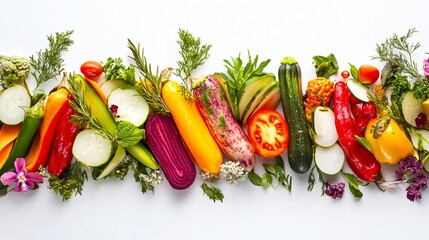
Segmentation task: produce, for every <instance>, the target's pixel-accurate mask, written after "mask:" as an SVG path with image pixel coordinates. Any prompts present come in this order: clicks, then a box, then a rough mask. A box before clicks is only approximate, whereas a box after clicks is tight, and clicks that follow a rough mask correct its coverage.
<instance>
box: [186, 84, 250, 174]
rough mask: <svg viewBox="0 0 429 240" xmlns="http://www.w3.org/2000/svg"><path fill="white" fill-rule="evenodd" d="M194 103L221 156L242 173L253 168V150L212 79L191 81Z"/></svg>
mask: <svg viewBox="0 0 429 240" xmlns="http://www.w3.org/2000/svg"><path fill="white" fill-rule="evenodd" d="M193 88H194V96H195V98H194V101H195V103H196V104H197V107H198V110H199V111H200V113H201V115H202V117H203V119H204V121H205V122H206V124H207V126H208V128H209V130H210V132H211V133H212V135H213V137H214V139H215V140H216V142H217V143H218V145H219V147H220V148H221V149H222V151H223V153H224V154H225V155H226V156H227V157H228V158H229V159H230V160H231V161H234V162H239V163H240V164H241V166H242V167H243V168H244V169H245V170H246V171H251V170H252V169H253V166H254V159H255V150H254V149H253V147H252V145H251V143H250V142H249V139H248V138H247V136H246V134H245V133H244V131H243V129H242V128H241V126H240V125H239V124H238V123H237V121H236V120H235V118H234V117H233V115H232V112H231V109H230V108H229V104H228V101H227V100H226V99H225V98H224V97H223V95H222V90H221V86H220V85H219V82H218V80H217V79H216V78H215V77H214V76H208V77H202V78H199V79H194V81H193Z"/></svg>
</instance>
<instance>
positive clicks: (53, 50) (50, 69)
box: [30, 31, 74, 91]
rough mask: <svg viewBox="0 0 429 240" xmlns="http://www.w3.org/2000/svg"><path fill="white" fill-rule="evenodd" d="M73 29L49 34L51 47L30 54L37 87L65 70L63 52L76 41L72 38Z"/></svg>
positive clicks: (32, 73) (32, 72)
mask: <svg viewBox="0 0 429 240" xmlns="http://www.w3.org/2000/svg"><path fill="white" fill-rule="evenodd" d="M72 34H73V31H66V32H57V33H55V36H54V35H50V36H48V41H49V48H45V49H44V50H43V51H42V50H39V51H38V52H37V53H36V56H30V65H31V67H32V68H33V71H31V75H32V76H33V77H34V78H35V79H36V87H35V89H34V90H35V91H36V89H38V88H39V86H40V85H41V84H42V83H44V82H47V81H48V80H50V79H53V78H55V77H56V76H58V75H59V74H60V73H61V72H62V71H64V59H63V58H62V57H61V53H62V52H64V51H67V50H68V47H70V46H71V45H72V44H73V43H74V42H73V40H72V39H71V38H70V36H71V35H72Z"/></svg>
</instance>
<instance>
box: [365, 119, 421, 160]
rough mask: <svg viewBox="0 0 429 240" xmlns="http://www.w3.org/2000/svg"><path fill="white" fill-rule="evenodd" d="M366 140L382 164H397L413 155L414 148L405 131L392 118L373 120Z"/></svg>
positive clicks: (366, 131) (367, 130) (367, 131)
mask: <svg viewBox="0 0 429 240" xmlns="http://www.w3.org/2000/svg"><path fill="white" fill-rule="evenodd" d="M365 138H366V140H368V141H369V143H370V145H371V150H372V153H373V154H374V156H375V159H377V161H378V162H380V163H390V164H396V163H398V162H399V161H401V160H402V159H404V158H406V157H407V156H408V155H410V154H412V153H413V150H414V147H413V144H412V143H411V141H410V140H409V139H408V137H407V135H406V134H405V132H404V130H402V128H401V127H400V126H399V125H398V124H397V123H396V122H395V120H393V119H392V118H382V119H377V118H375V119H372V120H370V121H369V122H368V125H367V127H366V130H365Z"/></svg>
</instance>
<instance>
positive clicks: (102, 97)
mask: <svg viewBox="0 0 429 240" xmlns="http://www.w3.org/2000/svg"><path fill="white" fill-rule="evenodd" d="M85 80H86V82H87V83H89V85H91V87H92V88H93V89H94V90H95V92H96V93H97V95H98V96H100V98H101V100H103V102H104V104H107V97H106V95H104V92H103V90H101V88H100V86H99V85H98V83H97V82H96V81H94V80H91V79H88V78H85Z"/></svg>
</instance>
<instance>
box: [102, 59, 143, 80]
mask: <svg viewBox="0 0 429 240" xmlns="http://www.w3.org/2000/svg"><path fill="white" fill-rule="evenodd" d="M103 72H104V74H105V76H106V80H114V79H116V80H122V81H124V82H126V83H128V84H130V85H131V86H134V85H135V84H136V76H135V68H134V65H132V64H130V65H129V66H128V67H126V66H125V65H124V64H123V63H122V59H121V58H116V59H113V58H111V57H109V58H108V59H107V61H106V63H105V64H104V65H103Z"/></svg>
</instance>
